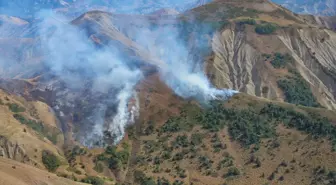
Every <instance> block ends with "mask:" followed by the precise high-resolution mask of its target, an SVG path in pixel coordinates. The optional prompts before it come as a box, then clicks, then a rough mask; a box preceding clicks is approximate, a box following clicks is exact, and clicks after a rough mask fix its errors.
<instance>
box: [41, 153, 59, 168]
mask: <svg viewBox="0 0 336 185" xmlns="http://www.w3.org/2000/svg"><path fill="white" fill-rule="evenodd" d="M42 162H43V164H44V166H45V167H46V168H47V169H48V170H49V171H51V172H55V171H56V170H57V168H58V167H59V166H60V165H61V162H60V161H59V159H58V158H57V156H56V155H54V154H53V153H51V152H49V151H46V150H44V151H42Z"/></svg>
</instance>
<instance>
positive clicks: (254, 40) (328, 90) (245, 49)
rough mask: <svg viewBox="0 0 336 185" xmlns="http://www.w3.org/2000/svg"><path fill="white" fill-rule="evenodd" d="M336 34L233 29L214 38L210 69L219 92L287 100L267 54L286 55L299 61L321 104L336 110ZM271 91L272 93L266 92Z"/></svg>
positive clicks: (293, 30)
mask: <svg viewBox="0 0 336 185" xmlns="http://www.w3.org/2000/svg"><path fill="white" fill-rule="evenodd" d="M335 45H336V34H335V32H333V31H330V30H327V29H318V28H310V29H306V28H305V29H298V28H288V29H283V30H281V31H278V33H277V34H276V35H270V36H260V35H257V34H256V33H254V32H253V30H252V31H251V29H249V28H246V29H244V30H239V29H237V28H236V27H234V26H232V27H229V28H227V29H225V30H223V31H222V32H219V33H218V34H216V35H215V36H214V38H213V42H212V48H213V51H214V56H213V58H212V59H211V60H210V61H208V63H207V69H208V73H209V74H210V76H212V80H213V83H214V84H215V85H216V86H217V87H219V88H224V87H226V88H233V89H238V90H239V91H241V92H246V93H248V94H251V95H256V96H263V97H266V98H270V99H277V100H281V99H283V95H282V93H281V91H280V90H279V88H278V86H277V84H276V75H274V74H273V73H272V67H270V65H269V64H268V63H267V62H266V63H265V61H263V59H262V56H261V55H262V54H263V53H274V52H277V51H283V52H286V53H289V54H290V55H292V56H293V58H294V59H295V66H296V67H297V69H298V71H299V72H300V74H301V75H302V76H303V77H304V79H305V80H306V81H307V82H309V84H310V86H311V88H312V89H313V93H314V95H315V96H316V97H318V100H319V101H320V103H321V104H322V105H323V106H325V107H328V108H330V109H335V108H336V105H335V96H336V88H335V84H336V78H335V75H334V72H335V71H336V68H335V66H336V63H335V61H336V58H335V57H336V56H335V55H334V54H333V53H335V52H336V51H335ZM265 87H267V88H268V89H269V91H268V93H266V94H263V93H262V89H263V88H265Z"/></svg>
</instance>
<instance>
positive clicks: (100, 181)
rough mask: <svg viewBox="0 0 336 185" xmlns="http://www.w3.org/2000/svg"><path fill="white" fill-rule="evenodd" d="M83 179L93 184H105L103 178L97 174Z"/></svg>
mask: <svg viewBox="0 0 336 185" xmlns="http://www.w3.org/2000/svg"><path fill="white" fill-rule="evenodd" d="M81 181H82V182H84V183H89V184H92V185H103V184H104V180H103V179H101V178H99V177H95V176H88V177H85V178H84V179H82V180H81Z"/></svg>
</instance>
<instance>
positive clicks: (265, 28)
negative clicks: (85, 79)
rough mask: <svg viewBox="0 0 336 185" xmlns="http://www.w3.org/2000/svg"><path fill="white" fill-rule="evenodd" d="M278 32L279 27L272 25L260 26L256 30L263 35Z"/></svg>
mask: <svg viewBox="0 0 336 185" xmlns="http://www.w3.org/2000/svg"><path fill="white" fill-rule="evenodd" d="M276 30H277V25H275V24H271V23H265V24H259V25H257V26H256V28H255V32H256V33H258V34H262V35H267V34H272V33H274V32H275V31H276Z"/></svg>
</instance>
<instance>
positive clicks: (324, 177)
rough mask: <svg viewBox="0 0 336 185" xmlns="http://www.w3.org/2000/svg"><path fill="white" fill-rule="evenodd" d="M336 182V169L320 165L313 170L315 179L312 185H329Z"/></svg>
mask: <svg viewBox="0 0 336 185" xmlns="http://www.w3.org/2000/svg"><path fill="white" fill-rule="evenodd" d="M329 184H336V171H335V170H328V169H327V168H325V167H322V166H318V167H317V168H315V169H314V171H313V180H312V181H311V185H329Z"/></svg>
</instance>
